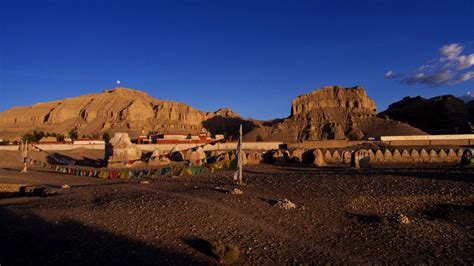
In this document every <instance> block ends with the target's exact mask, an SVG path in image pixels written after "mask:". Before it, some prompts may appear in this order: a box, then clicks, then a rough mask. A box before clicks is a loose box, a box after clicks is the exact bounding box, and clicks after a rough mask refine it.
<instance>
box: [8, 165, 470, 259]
mask: <svg viewBox="0 0 474 266" xmlns="http://www.w3.org/2000/svg"><path fill="white" fill-rule="evenodd" d="M6 161H7V160H6V159H5V158H1V159H0V181H2V182H0V183H8V182H9V183H15V182H17V183H24V184H47V185H49V186H52V187H58V188H59V187H61V185H63V184H69V185H70V186H71V188H70V189H58V190H59V194H57V195H53V196H47V197H21V196H20V195H18V196H17V197H13V198H11V197H9V198H7V197H0V220H1V222H0V241H1V242H2V243H1V246H2V249H1V250H0V264H1V265H23V264H27V265H33V264H35V265H43V264H59V265H63V264H87V265H88V264H100V265H123V264H127V265H132V264H133V265H142V264H147V265H148V264H162V263H167V264H170V263H171V264H217V260H216V259H215V258H213V257H212V255H211V254H210V252H209V251H208V250H207V248H206V241H222V242H223V243H233V244H235V245H238V246H239V248H240V251H241V252H240V258H239V260H238V262H237V263H238V264H284V263H285V264H286V263H292V264H293V263H298V264H299V263H318V264H319V263H349V264H360V263H397V264H398V263H400V264H419V263H430V264H431V263H435V264H448V263H449V264H452V263H460V264H470V265H472V264H473V262H474V260H473V257H474V248H473V236H474V230H473V225H474V183H473V179H474V169H473V168H460V167H457V166H431V167H427V166H425V167H424V168H417V167H413V166H411V167H409V168H405V167H384V168H372V169H361V170H353V169H350V168H334V167H332V168H322V169H315V168H298V167H277V166H272V165H256V166H251V167H250V166H249V167H246V168H245V169H244V181H245V183H246V185H245V186H243V187H242V188H241V190H242V191H243V194H242V195H233V194H230V193H225V191H223V190H222V189H215V188H216V187H220V188H222V187H224V188H229V189H230V188H233V187H234V186H233V185H232V174H233V172H232V171H226V170H220V171H215V172H213V173H211V172H210V171H205V173H204V174H203V175H201V176H195V177H177V178H173V177H167V178H160V179H147V181H149V183H148V184H147V183H146V182H145V183H144V182H141V181H143V180H129V181H124V180H118V181H117V180H101V179H97V178H91V177H76V176H70V175H64V174H58V173H52V172H46V170H43V169H33V170H30V172H29V173H27V174H20V173H19V171H18V169H19V167H16V166H15V167H13V166H12V165H11V164H8V165H7V164H6ZM0 195H1V194H0ZM284 199H288V200H290V201H291V202H293V203H295V204H296V208H295V209H290V210H285V209H282V208H279V207H277V206H274V203H275V200H284ZM401 214H403V215H402V216H400V215H401Z"/></svg>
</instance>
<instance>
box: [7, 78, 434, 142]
mask: <svg viewBox="0 0 474 266" xmlns="http://www.w3.org/2000/svg"><path fill="white" fill-rule="evenodd" d="M240 124H243V131H244V134H245V140H246V141H255V140H256V139H257V136H259V137H261V138H262V139H263V140H265V141H271V140H275V141H288V142H297V141H304V140H320V139H345V138H349V139H363V138H368V137H377V136H380V135H386V134H390V135H413V134H425V133H424V132H422V131H421V130H419V129H416V128H413V127H411V126H409V125H407V124H404V123H400V122H396V121H392V120H387V119H382V118H379V117H377V108H376V106H375V103H374V101H373V100H372V99H370V98H369V97H368V95H367V93H366V92H365V90H364V89H363V88H362V87H360V86H359V87H354V88H343V87H339V86H329V87H324V88H321V89H319V90H314V91H313V92H311V93H308V94H305V95H301V96H299V97H297V98H296V99H295V100H293V103H292V106H291V115H290V116H289V117H288V118H285V119H278V120H274V121H259V120H252V119H243V118H242V117H241V116H240V115H238V114H237V113H235V112H233V111H232V110H230V109H220V110H218V111H216V112H204V111H200V110H197V109H195V108H193V107H191V106H188V105H186V104H184V103H178V102H174V101H167V100H158V99H156V98H153V97H151V96H149V95H148V94H146V93H144V92H141V91H137V90H132V89H128V88H121V87H117V88H115V89H112V90H106V91H104V92H102V93H95V94H89V95H83V96H79V97H75V98H69V99H64V100H59V101H52V102H46V103H38V104H35V105H32V106H27V107H14V108H11V109H9V110H7V111H5V112H3V113H0V138H3V139H10V140H13V139H19V138H20V137H21V136H23V135H24V134H25V133H28V132H31V131H33V130H37V131H45V132H50V133H62V134H65V133H67V132H69V131H70V130H71V129H74V128H76V129H77V131H78V133H79V135H80V136H81V135H88V134H95V133H99V134H100V133H103V132H108V133H113V132H128V133H129V134H130V136H131V137H132V138H133V137H137V136H138V135H139V134H140V133H141V132H142V130H144V131H145V132H146V133H148V132H149V131H156V132H161V133H190V132H191V133H198V132H200V131H201V130H202V129H206V130H207V131H209V132H210V133H211V134H224V135H225V136H226V137H233V138H234V139H235V136H236V134H237V132H238V127H239V125H240Z"/></svg>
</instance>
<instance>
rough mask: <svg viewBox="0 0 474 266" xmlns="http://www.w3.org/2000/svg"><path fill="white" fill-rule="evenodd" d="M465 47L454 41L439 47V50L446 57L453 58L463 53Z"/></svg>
mask: <svg viewBox="0 0 474 266" xmlns="http://www.w3.org/2000/svg"><path fill="white" fill-rule="evenodd" d="M463 49H464V46H462V45H460V44H457V43H452V44H447V45H444V46H443V47H441V48H440V49H439V51H440V53H441V54H442V55H443V56H444V57H445V58H447V59H450V60H453V59H455V58H456V57H458V56H459V55H460V54H461V52H462V50H463Z"/></svg>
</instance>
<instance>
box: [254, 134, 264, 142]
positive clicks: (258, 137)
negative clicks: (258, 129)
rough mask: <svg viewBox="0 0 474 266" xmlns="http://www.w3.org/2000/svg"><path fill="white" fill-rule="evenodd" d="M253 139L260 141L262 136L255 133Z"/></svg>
mask: <svg viewBox="0 0 474 266" xmlns="http://www.w3.org/2000/svg"><path fill="white" fill-rule="evenodd" d="M255 140H256V141H258V142H261V141H263V137H262V135H260V134H257V136H256V137H255Z"/></svg>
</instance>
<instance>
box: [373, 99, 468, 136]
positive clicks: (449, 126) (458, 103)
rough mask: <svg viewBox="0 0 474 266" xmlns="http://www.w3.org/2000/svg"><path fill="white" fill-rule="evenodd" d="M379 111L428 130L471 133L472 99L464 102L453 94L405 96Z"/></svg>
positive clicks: (441, 132) (447, 132) (431, 131)
mask: <svg viewBox="0 0 474 266" xmlns="http://www.w3.org/2000/svg"><path fill="white" fill-rule="evenodd" d="M382 115H386V116H388V117H390V118H392V119H395V120H399V121H403V122H407V123H408V124H410V125H412V126H415V127H418V128H420V129H422V130H424V131H426V132H428V133H430V134H451V133H470V132H471V127H470V125H469V123H473V122H474V102H472V101H471V102H470V103H467V104H466V103H464V101H463V100H462V99H460V98H457V97H455V96H452V95H444V96H437V97H433V98H431V99H425V98H422V97H420V96H417V97H413V98H411V97H405V98H403V99H402V100H401V101H399V102H396V103H393V104H391V105H390V106H389V107H388V109H387V110H386V111H384V112H383V113H382Z"/></svg>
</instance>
